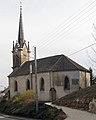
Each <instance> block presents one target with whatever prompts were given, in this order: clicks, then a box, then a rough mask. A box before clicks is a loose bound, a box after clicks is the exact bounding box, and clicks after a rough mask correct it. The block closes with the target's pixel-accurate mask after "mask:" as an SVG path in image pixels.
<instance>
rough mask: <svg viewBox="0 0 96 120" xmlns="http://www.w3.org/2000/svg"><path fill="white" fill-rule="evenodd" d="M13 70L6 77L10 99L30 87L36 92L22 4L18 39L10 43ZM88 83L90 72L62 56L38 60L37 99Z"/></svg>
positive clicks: (46, 97)
mask: <svg viewBox="0 0 96 120" xmlns="http://www.w3.org/2000/svg"><path fill="white" fill-rule="evenodd" d="M12 53H13V67H12V68H13V72H12V73H11V74H10V75H9V76H8V78H9V89H10V98H12V97H13V96H15V95H16V94H18V93H23V92H24V91H26V90H29V89H32V90H33V91H34V93H35V65H34V64H35V62H34V60H32V61H29V53H30V50H29V43H28V47H27V45H26V41H25V40H24V34H23V22H22V7H20V21H19V33H18V41H17V42H16V44H15V45H14V42H13V51H12ZM87 86H90V72H89V70H87V69H86V68H84V67H82V66H81V65H79V64H77V63H76V62H74V61H73V60H71V59H70V58H68V57H67V56H65V55H56V56H50V57H46V58H41V59H38V60H37V88H38V99H39V100H40V101H51V100H55V99H58V98H60V97H62V96H64V95H66V94H69V93H71V92H73V91H76V90H79V89H80V88H85V87H87Z"/></svg>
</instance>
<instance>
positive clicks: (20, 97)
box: [11, 90, 35, 102]
mask: <svg viewBox="0 0 96 120" xmlns="http://www.w3.org/2000/svg"><path fill="white" fill-rule="evenodd" d="M34 96H35V95H34V93H33V91H32V90H27V91H25V92H24V93H23V94H20V93H18V94H17V95H15V96H14V97H13V98H12V100H11V101H12V102H18V101H19V102H28V101H29V102H30V101H32V100H34Z"/></svg>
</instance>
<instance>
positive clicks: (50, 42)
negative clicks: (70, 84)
mask: <svg viewBox="0 0 96 120" xmlns="http://www.w3.org/2000/svg"><path fill="white" fill-rule="evenodd" d="M94 12H95V11H92V12H91V13H90V14H89V15H88V16H87V17H85V18H83V19H82V20H81V21H79V24H78V26H79V25H80V22H82V21H84V20H85V19H88V17H89V16H90V15H91V14H93V13H94ZM87 21H88V20H87ZM85 22H86V21H85ZM85 22H84V23H85ZM74 27H75V29H76V28H77V26H73V27H70V29H68V30H67V31H70V30H74ZM67 34H69V33H67ZM67 34H66V33H64V34H63V33H62V34H60V35H58V36H57V37H56V38H53V39H51V41H48V42H45V44H43V45H42V46H41V47H42V48H43V49H44V47H46V49H47V48H48V47H49V44H51V45H53V44H52V43H54V42H55V41H56V40H58V41H59V42H60V40H61V39H63V38H64V36H65V35H67ZM57 38H58V39H57ZM49 40H50V39H49Z"/></svg>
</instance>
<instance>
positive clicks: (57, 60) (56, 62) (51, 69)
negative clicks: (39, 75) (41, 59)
mask: <svg viewBox="0 0 96 120" xmlns="http://www.w3.org/2000/svg"><path fill="white" fill-rule="evenodd" d="M62 57H63V55H61V56H60V58H59V59H58V60H57V61H56V62H55V63H54V65H52V67H51V68H50V69H49V70H52V68H53V67H54V66H55V65H56V64H57V63H58V62H59V61H60V59H61V58H62Z"/></svg>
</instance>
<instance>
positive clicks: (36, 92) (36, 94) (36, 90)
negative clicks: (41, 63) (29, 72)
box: [34, 47, 38, 113]
mask: <svg viewBox="0 0 96 120" xmlns="http://www.w3.org/2000/svg"><path fill="white" fill-rule="evenodd" d="M34 58H35V99H36V113H38V87H37V59H36V47H34Z"/></svg>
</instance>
